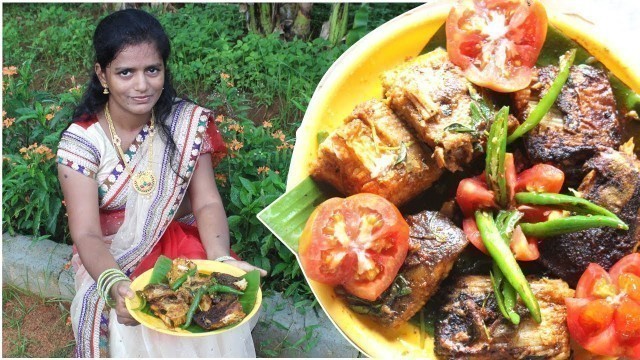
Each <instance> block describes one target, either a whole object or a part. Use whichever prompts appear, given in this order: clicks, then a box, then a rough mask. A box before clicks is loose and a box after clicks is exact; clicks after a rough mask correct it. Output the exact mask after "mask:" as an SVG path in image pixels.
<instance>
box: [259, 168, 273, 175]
mask: <svg viewBox="0 0 640 360" xmlns="http://www.w3.org/2000/svg"><path fill="white" fill-rule="evenodd" d="M269 170H271V169H269V167H268V166H260V167H259V168H258V175H260V174H262V173H266V172H268V171H269Z"/></svg>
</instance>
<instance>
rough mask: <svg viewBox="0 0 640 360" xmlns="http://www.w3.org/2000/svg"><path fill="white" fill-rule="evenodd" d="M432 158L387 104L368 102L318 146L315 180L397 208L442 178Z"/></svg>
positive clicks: (349, 193) (312, 172) (313, 173)
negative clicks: (379, 198)
mask: <svg viewBox="0 0 640 360" xmlns="http://www.w3.org/2000/svg"><path fill="white" fill-rule="evenodd" d="M431 155H432V154H431V151H430V150H429V149H427V148H426V147H424V146H423V145H422V144H421V143H420V142H419V141H418V140H417V139H416V138H415V137H414V136H413V135H412V134H411V133H410V132H409V130H407V128H406V126H405V125H404V124H403V123H402V121H401V120H400V119H399V118H398V117H397V116H395V114H394V113H393V112H392V111H391V109H390V108H389V107H388V106H387V105H386V104H385V103H384V102H382V101H380V100H370V101H367V102H365V103H362V104H360V105H358V106H357V107H356V108H355V109H354V111H353V113H352V114H351V115H350V116H349V117H348V118H347V119H346V124H345V125H343V126H341V127H340V128H338V129H337V130H336V131H334V132H333V133H332V134H331V135H330V136H329V137H327V138H326V139H325V140H324V141H323V142H322V143H321V144H320V146H319V147H318V157H317V160H316V161H315V163H314V165H313V167H312V171H311V176H312V177H313V178H314V179H316V180H320V181H325V182H327V183H329V184H331V185H333V186H334V187H335V188H336V189H337V190H338V191H340V192H341V193H343V194H346V195H353V194H356V193H362V192H368V193H373V194H377V195H380V196H382V197H384V198H386V199H387V200H389V201H390V202H392V203H394V204H395V205H397V206H399V205H401V204H403V203H405V202H406V201H408V200H410V199H411V198H413V197H414V196H416V195H418V194H419V193H420V192H422V191H424V190H426V189H427V188H429V187H430V186H431V185H432V184H433V182H435V181H436V180H437V179H438V178H439V177H440V175H441V174H442V171H441V170H440V169H439V168H438V167H437V166H436V164H435V162H434V161H433V159H432V156H431Z"/></svg>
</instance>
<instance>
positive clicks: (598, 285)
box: [576, 263, 617, 299]
mask: <svg viewBox="0 0 640 360" xmlns="http://www.w3.org/2000/svg"><path fill="white" fill-rule="evenodd" d="M616 292H617V289H616V287H615V285H614V284H613V282H612V281H611V277H610V276H609V274H608V273H607V272H606V271H605V270H604V269H603V268H602V266H600V265H598V264H596V263H591V264H589V266H587V270H585V271H584V273H582V276H581V277H580V280H578V285H577V286H576V297H577V298H586V299H604V298H606V297H607V296H611V295H615V294H616Z"/></svg>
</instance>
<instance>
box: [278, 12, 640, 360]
mask: <svg viewBox="0 0 640 360" xmlns="http://www.w3.org/2000/svg"><path fill="white" fill-rule="evenodd" d="M543 2H544V3H545V7H546V8H547V13H548V16H549V20H550V22H551V23H552V24H553V25H555V26H556V27H558V28H559V30H560V31H561V32H563V33H564V34H565V35H567V36H569V37H570V38H572V39H574V40H576V41H577V42H578V43H580V45H582V46H583V47H585V48H586V49H587V50H588V51H589V52H590V53H591V54H592V55H594V56H595V57H597V58H598V60H599V61H601V62H602V63H603V64H605V65H606V66H607V67H608V69H609V70H611V71H612V72H613V73H614V74H615V75H616V76H617V77H618V78H620V79H621V80H622V81H623V82H625V83H626V84H627V85H628V86H630V87H631V88H632V89H634V90H635V91H636V92H638V91H640V79H639V77H638V74H637V73H634V72H633V71H632V69H633V68H634V67H633V66H632V65H633V64H636V63H637V61H636V60H637V57H636V56H635V55H636V53H631V56H629V54H628V53H625V54H624V56H623V54H622V52H614V51H613V50H612V49H614V48H613V47H611V46H605V45H604V44H613V42H612V41H609V39H610V38H611V37H612V36H613V34H611V33H609V34H607V33H606V32H604V31H596V30H594V29H595V28H594V23H593V22H591V21H585V20H584V17H581V16H580V15H578V14H576V12H578V10H574V11H573V12H571V13H569V12H567V11H566V10H563V9H560V8H559V7H558V4H555V3H557V1H543ZM565 3H566V2H565ZM573 4H575V7H573V9H576V8H578V6H579V5H580V3H579V2H578V1H573ZM600 6H601V7H602V6H606V5H600ZM450 8H451V2H450V1H432V2H430V3H428V4H426V5H423V6H420V7H418V8H416V9H414V10H411V11H409V12H407V13H405V14H403V15H401V16H399V17H397V18H395V19H393V20H391V21H390V22H387V23H386V24H384V25H382V26H381V27H379V28H377V29H376V30H374V31H372V32H371V33H369V34H368V35H367V36H365V37H364V38H363V39H362V40H360V41H359V42H358V43H356V44H355V45H354V46H352V47H351V48H349V50H347V51H346V52H345V53H344V54H343V55H342V56H341V57H340V58H339V59H338V60H337V61H336V62H335V63H334V64H333V66H331V68H330V69H329V70H328V71H327V73H326V74H325V75H324V77H323V78H322V80H321V81H320V83H319V84H318V87H317V88H316V90H315V92H314V94H313V97H312V99H311V101H310V103H309V106H308V108H307V112H306V113H305V116H304V119H303V121H302V124H301V126H300V128H299V129H298V131H297V133H296V145H295V148H294V151H293V156H292V160H291V164H290V166H289V175H288V179H287V189H291V188H293V187H294V186H295V185H297V184H298V183H299V182H300V181H302V180H303V179H305V178H306V177H307V176H308V175H309V170H310V165H311V162H312V161H313V159H315V158H316V156H317V155H316V150H317V147H318V144H317V136H316V134H317V133H318V131H322V130H325V131H329V132H330V131H331V130H333V129H335V128H336V127H338V126H339V125H340V124H342V123H343V120H344V119H345V118H346V116H347V115H349V114H350V113H351V111H352V110H353V108H354V107H355V106H356V105H357V104H359V103H361V102H363V101H366V100H369V99H373V98H381V97H382V85H381V82H380V75H381V73H382V72H384V71H385V70H388V69H390V68H392V67H394V66H396V65H398V64H400V63H402V62H403V61H404V60H405V59H406V58H407V57H410V56H416V55H418V54H419V52H420V51H421V50H422V49H423V48H424V46H425V45H426V44H427V42H428V41H429V39H430V38H431V36H433V34H434V33H435V32H436V31H437V30H438V29H439V28H440V26H441V25H442V24H443V23H444V21H445V19H446V16H447V14H448V12H449V10H450ZM632 33H633V32H632V31H630V32H629V35H630V34H632ZM614 34H615V33H614ZM617 35H620V34H619V33H618V34H616V36H617ZM607 36H608V37H609V39H607ZM617 40H620V39H617ZM629 40H631V39H629ZM633 43H634V42H633V41H631V42H629V43H628V44H627V46H632V44H633ZM632 60H633V61H632ZM625 64H626V65H625ZM629 64H632V65H629ZM292 250H294V253H295V252H296V250H297V249H292ZM296 255H297V254H296ZM309 283H310V286H311V289H312V290H313V292H314V294H315V296H316V298H317V299H318V302H319V303H320V305H321V306H322V308H323V309H324V310H325V312H326V313H327V314H328V316H329V318H330V319H331V321H332V322H333V323H334V325H335V326H336V327H337V328H338V330H339V331H340V332H341V333H342V334H343V335H344V336H345V337H346V338H347V339H348V340H349V341H350V342H351V343H352V344H353V345H354V346H355V347H357V348H358V349H359V350H360V351H361V352H363V353H364V354H366V355H368V356H372V357H380V358H387V357H389V358H391V357H394V358H395V357H398V356H403V357H404V356H407V357H421V358H433V357H434V353H433V340H432V339H431V338H430V337H428V335H427V337H426V338H425V337H424V335H421V334H420V331H419V329H418V328H417V327H415V326H413V325H410V324H405V325H404V326H401V327H400V328H399V329H396V330H391V329H388V328H384V327H383V326H380V325H379V324H378V323H376V322H374V321H371V319H369V318H368V317H366V316H361V315H358V314H355V313H353V312H352V311H351V310H349V309H348V308H347V307H346V306H345V304H344V303H343V302H342V301H340V300H339V299H338V298H337V297H336V295H335V294H334V292H333V288H332V287H331V286H327V285H324V284H321V283H318V282H315V281H312V280H310V281H309Z"/></svg>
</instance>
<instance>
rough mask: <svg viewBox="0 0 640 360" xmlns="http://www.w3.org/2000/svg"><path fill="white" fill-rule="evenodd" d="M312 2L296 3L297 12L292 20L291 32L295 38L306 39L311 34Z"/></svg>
mask: <svg viewBox="0 0 640 360" xmlns="http://www.w3.org/2000/svg"><path fill="white" fill-rule="evenodd" d="M312 8H313V3H300V4H298V13H297V15H296V18H295V20H294V21H293V29H292V30H291V32H292V33H293V35H294V36H295V37H297V38H300V39H304V40H307V39H309V36H310V35H311V9H312Z"/></svg>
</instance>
